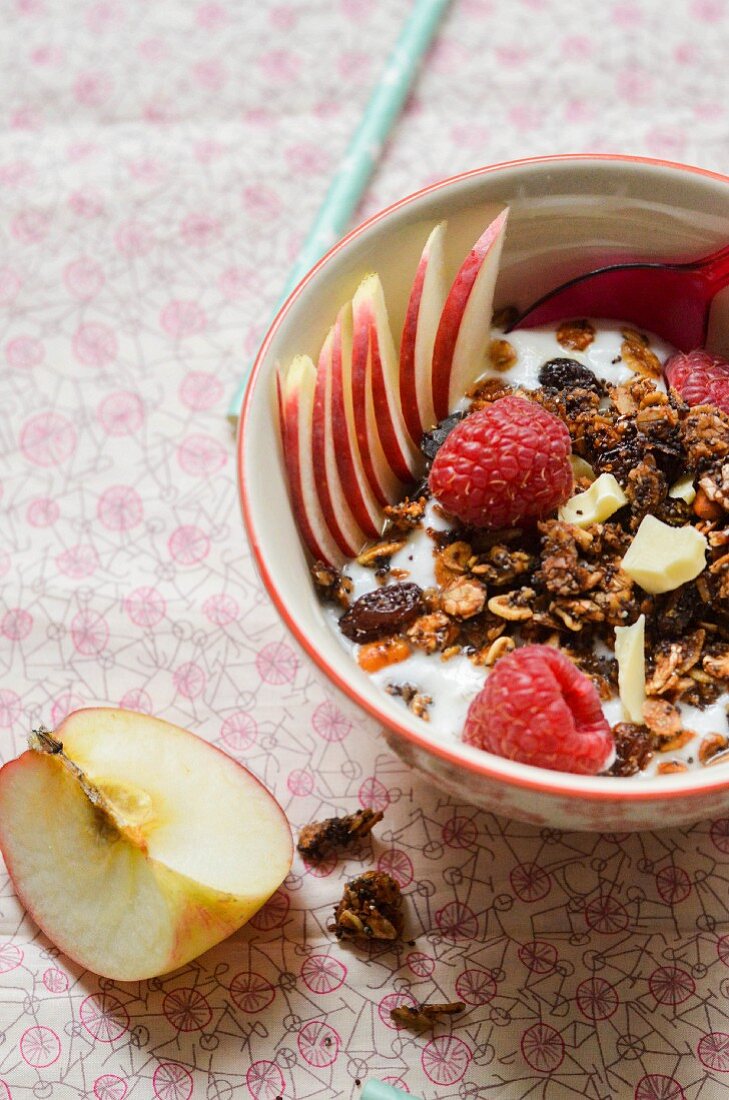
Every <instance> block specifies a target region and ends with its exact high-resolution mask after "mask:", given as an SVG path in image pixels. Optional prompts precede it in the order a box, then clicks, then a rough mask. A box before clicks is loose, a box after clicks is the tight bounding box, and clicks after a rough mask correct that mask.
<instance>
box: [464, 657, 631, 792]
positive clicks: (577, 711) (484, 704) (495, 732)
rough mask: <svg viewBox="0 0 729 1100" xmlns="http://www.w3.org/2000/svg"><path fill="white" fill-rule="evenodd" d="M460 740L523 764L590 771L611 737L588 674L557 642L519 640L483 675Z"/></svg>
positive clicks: (608, 750) (604, 757) (606, 755)
mask: <svg viewBox="0 0 729 1100" xmlns="http://www.w3.org/2000/svg"><path fill="white" fill-rule="evenodd" d="M463 740H464V741H466V743H467V744H469V745H475V746H476V747H477V748H481V749H486V750H487V751H488V752H493V753H496V754H497V755H498V756H505V757H507V758H508V759H510V760H519V761H520V762H521V763H523V764H533V765H536V766H537V767H542V768H551V769H553V770H556V771H565V772H576V773H578V774H580V775H596V774H597V773H599V772H601V771H603V770H604V769H605V768H606V767H607V765H608V763H609V761H610V758H611V756H612V753H613V737H612V734H611V732H610V726H609V725H608V723H607V720H606V718H605V716H604V714H603V712H602V706H601V704H600V697H599V695H598V693H597V691H596V690H595V686H594V684H593V683H592V681H591V680H590V679H589V678H588V677H587V676H585V674H584V673H583V672H580V670H579V669H578V668H576V667H575V665H573V664H572V662H571V661H570V660H569V658H568V657H565V655H564V654H563V653H561V652H560V651H559V650H557V649H553V648H552V647H551V646H545V645H531V646H524V647H523V648H522V649H517V650H515V651H514V653H510V654H508V655H507V656H506V657H503V658H502V659H501V660H500V661H499V662H498V664H497V665H496V667H495V668H494V670H493V671H492V672H491V673H490V674H489V676H488V678H487V680H486V684H485V686H484V688H483V689H482V691H481V692H480V693H479V694H478V695H477V696H476V698H475V699H474V700H473V702H472V703H471V706H470V708H469V711H468V715H467V717H466V724H465V728H464V732H463Z"/></svg>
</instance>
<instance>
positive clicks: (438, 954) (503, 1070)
mask: <svg viewBox="0 0 729 1100" xmlns="http://www.w3.org/2000/svg"><path fill="white" fill-rule="evenodd" d="M407 8H408V5H407V3H405V2H404V0H293V2H289V3H275V2H272V0H261V2H258V3H253V0H237V2H234V0H199V2H195V0H165V2H159V3H157V4H149V3H147V2H146V0H91V2H88V0H75V2H73V3H69V2H68V0H6V2H5V4H4V5H3V11H2V24H3V31H2V36H1V40H0V48H1V49H2V51H3V54H4V63H3V68H2V76H3V81H2V85H3V96H2V105H1V107H0V111H2V119H3V129H2V134H1V135H0V199H1V218H0V224H1V226H2V242H3V247H2V254H0V369H1V370H2V389H1V391H0V393H1V395H2V400H1V401H0V456H1V460H0V462H1V464H0V480H1V484H0V489H1V490H2V505H1V507H2V523H1V524H0V577H1V578H2V589H1V591H2V607H1V608H0V635H1V636H0V739H1V740H0V756H1V757H2V758H3V759H7V758H10V757H12V756H13V755H15V754H16V753H17V752H18V751H20V750H21V749H22V747H23V743H24V736H25V733H26V731H27V730H28V728H29V727H30V726H32V725H34V724H36V723H38V722H40V721H45V722H46V723H49V724H50V723H57V722H58V721H59V720H60V719H61V718H62V717H63V716H64V715H65V714H66V713H67V712H69V711H70V710H72V709H74V708H76V707H79V706H84V705H88V704H95V703H100V704H101V703H103V704H121V705H122V706H126V707H132V708H136V709H138V710H142V711H149V712H152V713H154V714H159V715H162V716H164V717H166V718H168V719H170V720H172V721H174V722H178V723H180V724H182V725H185V726H187V727H189V728H190V729H193V730H195V731H197V732H198V733H200V734H201V735H202V736H204V737H206V738H208V739H209V740H211V741H212V742H213V743H214V744H216V745H218V746H220V747H221V748H223V749H225V750H226V751H227V752H229V753H231V754H233V755H234V756H235V757H236V758H238V759H241V760H244V761H245V763H246V764H247V766H248V767H250V768H251V769H252V770H253V771H254V772H255V773H256V774H257V775H258V776H260V777H261V779H262V780H263V781H264V782H265V783H267V784H268V786H269V787H271V788H272V789H273V790H274V791H275V793H276V795H277V796H278V798H279V799H280V800H281V802H282V804H283V806H284V807H285V810H286V812H287V814H288V815H289V818H290V820H291V823H292V825H293V826H294V827H298V826H300V825H302V824H303V823H305V822H308V821H311V820H312V819H314V818H316V817H317V816H322V815H323V816H326V815H330V814H333V813H335V812H343V811H351V810H352V809H354V808H355V807H357V806H358V805H360V804H364V803H367V804H371V805H374V806H376V807H379V808H382V809H385V810H386V817H385V821H384V822H383V824H382V825H381V826H380V827H379V829H378V830H377V837H376V839H375V841H374V843H373V845H372V846H371V848H370V846H369V845H367V846H366V847H365V848H364V849H363V850H362V852H361V853H359V854H358V855H356V856H354V857H352V858H349V859H341V860H338V861H337V860H334V859H332V860H330V861H327V862H325V863H324V864H323V865H322V866H321V867H319V868H316V869H315V868H306V867H305V866H304V865H303V864H302V863H301V861H300V860H299V859H298V858H297V860H296V862H295V863H294V867H293V869H292V872H291V874H290V876H289V878H288V879H287V880H286V882H285V884H284V886H283V887H282V888H281V889H280V890H279V891H278V892H277V893H276V895H275V896H274V898H273V899H272V901H271V902H270V903H269V904H267V905H266V907H265V908H264V909H263V910H262V911H261V912H260V913H259V914H258V916H256V917H255V918H254V919H253V920H252V921H251V923H250V925H249V926H248V927H247V928H246V929H244V930H243V931H241V932H240V933H239V934H237V935H236V936H234V937H233V938H232V939H230V940H229V941H227V942H226V943H224V944H223V945H221V946H220V947H218V948H217V949H215V950H213V951H210V952H209V953H208V954H206V955H205V956H203V957H202V958H201V959H198V960H197V961H195V962H194V963H191V964H190V965H188V966H186V967H184V968H183V969H181V970H179V971H176V972H175V973H173V974H171V975H168V976H166V977H164V978H161V979H159V980H155V981H149V982H140V983H136V984H122V983H115V982H111V981H105V980H100V979H99V978H97V977H95V976H94V975H92V974H89V973H85V972H83V971H81V970H80V969H79V967H78V966H76V965H75V964H74V963H72V962H70V961H69V960H68V959H67V958H65V957H64V956H63V955H62V954H60V953H59V951H58V950H56V949H55V948H54V947H53V946H52V945H51V944H50V943H49V942H48V941H47V940H46V938H45V937H44V936H43V935H41V934H40V933H39V932H38V930H37V928H36V927H35V926H34V925H33V923H32V922H31V921H30V920H29V919H28V918H26V917H25V916H24V914H23V911H22V909H21V907H20V906H19V905H18V903H17V901H16V900H15V898H14V896H13V890H12V887H11V885H10V883H9V881H8V880H7V877H5V876H3V877H0V1098H1V1100H10V1098H11V1097H12V1100H30V1098H31V1097H34V1098H36V1100H46V1098H50V1097H53V1098H54V1100H71V1098H74V1100H76V1098H79V1097H84V1098H89V1100H90V1098H92V1097H95V1098H96V1100H122V1098H124V1097H130V1098H132V1100H149V1098H151V1097H156V1098H158V1100H187V1098H188V1097H193V1098H194V1100H227V1098H228V1097H231V1096H232V1095H233V1094H235V1095H236V1096H238V1097H243V1098H245V1097H252V1098H254V1100H275V1098H276V1097H284V1098H285V1100H294V1098H296V1100H307V1098H310V1097H311V1098H315V1097H322V1098H324V1097H340V1096H341V1097H346V1098H350V1097H356V1096H357V1095H358V1093H359V1092H360V1086H359V1084H358V1082H360V1081H363V1080H364V1079H365V1078H366V1077H367V1076H369V1075H373V1076H379V1077H381V1078H385V1079H387V1080H389V1081H391V1082H396V1083H399V1084H400V1085H401V1087H403V1088H405V1089H408V1090H410V1091H411V1092H412V1093H414V1094H415V1095H420V1096H423V1097H427V1098H429V1100H430V1098H436V1097H438V1098H441V1097H459V1098H464V1100H465V1098H476V1097H491V1096H494V1097H499V1098H504V1100H506V1098H509V1100H513V1098H526V1097H543V1098H547V1100H552V1098H554V1100H558V1098H562V1097H569V1096H583V1097H586V1098H589V1100H607V1098H609V1097H619V1098H622V1097H627V1098H635V1100H679V1098H681V1097H685V1098H686V1100H697V1098H699V1097H701V1098H702V1100H714V1098H718V1097H722V1096H725V1095H729V817H727V818H726V819H722V820H716V821H706V822H703V823H701V824H699V825H696V826H695V827H693V828H690V829H682V830H674V831H657V832H655V833H651V834H648V835H642V836H626V835H620V836H618V835H603V836H586V835H568V834H564V833H560V832H557V831H552V830H549V829H545V830H541V831H537V830H535V829H534V828H530V827H527V826H524V825H520V824H515V823H513V822H509V821H505V820H498V819H496V818H494V817H490V816H488V815H486V814H483V813H479V812H476V811H475V810H474V809H473V808H472V807H469V806H467V805H461V804H457V803H455V802H453V801H452V800H450V799H447V798H445V797H443V796H441V795H440V794H439V793H438V792H437V791H436V790H435V789H433V788H431V787H428V786H427V785H425V784H424V783H422V782H419V781H418V782H415V781H413V778H412V777H411V775H410V774H409V773H408V771H407V769H406V768H405V767H404V766H403V765H401V764H400V763H399V761H398V760H397V759H395V758H394V757H393V756H392V755H391V753H390V752H389V751H388V750H387V749H386V747H385V745H384V744H383V743H382V742H381V741H378V740H377V738H376V736H375V735H374V733H373V731H372V730H371V729H368V728H367V725H366V723H365V722H364V721H363V720H362V719H361V718H360V717H359V716H358V715H357V714H356V713H354V712H349V711H343V710H342V709H341V707H340V704H339V703H338V702H336V701H335V700H334V699H333V698H332V696H331V694H330V691H329V688H328V686H327V683H326V682H325V680H324V679H323V677H322V676H321V675H320V674H319V673H318V672H316V671H315V670H314V669H313V668H312V666H311V665H310V664H309V662H308V661H307V660H306V659H305V658H303V656H302V655H301V653H300V652H299V651H298V650H297V648H296V646H295V644H294V643H293V642H292V641H291V639H290V638H289V637H288V636H287V635H286V633H285V631H284V629H283V627H282V625H281V623H280V622H279V620H278V618H277V616H276V614H275V612H274V610H273V608H272V607H271V605H270V603H269V600H268V598H267V597H266V595H265V593H264V592H263V591H262V589H261V586H260V584H259V582H258V580H257V578H256V575H255V573H254V569H253V567H252V564H251V561H250V557H249V554H248V552H247V548H246V544H245V540H244V536H243V532H242V526H241V521H240V518H239V513H238V504H237V496H236V485H235V466H234V458H233V454H234V447H233V440H232V438H231V434H230V429H229V426H228V424H227V421H226V419H225V409H226V402H227V398H228V396H229V394H230V393H231V391H232V388H233V386H234V384H235V382H236V379H237V378H238V376H239V374H240V371H241V367H242V364H243V363H244V362H245V360H246V359H247V357H248V356H250V354H251V352H253V350H254V349H255V348H256V345H257V344H258V342H259V340H260V338H261V336H262V332H263V326H264V323H265V319H266V316H267V314H268V312H269V308H270V305H271V303H272V302H273V301H274V300H275V299H276V297H277V293H278V289H279V288H280V286H281V284H282V282H283V280H284V276H285V273H286V270H287V267H288V265H289V263H290V261H291V259H292V257H293V256H294V255H295V253H296V250H297V246H298V244H299V242H300V240H301V238H302V235H303V233H304V231H305V229H306V227H307V225H308V223H309V221H310V219H311V216H312V215H313V213H314V211H315V209H316V207H317V205H318V203H319V202H320V200H321V197H322V195H323V193H324V191H325V189H326V184H327V179H328V177H329V176H330V174H331V172H332V170H333V168H334V166H335V165H336V163H337V160H338V158H339V157H340V155H341V153H342V151H343V148H344V146H345V144H346V140H347V136H348V134H349V133H350V131H351V129H352V127H353V125H354V123H355V121H356V119H357V117H358V115H359V113H360V111H361V108H362V106H363V103H364V101H365V99H366V97H367V94H368V90H369V88H370V87H371V85H372V82H373V80H374V79H375V77H376V75H377V73H378V70H379V69H380V67H381V64H382V61H383V57H384V55H385V53H386V51H387V50H388V49H389V47H390V45H391V43H392V42H393V40H394V37H395V36H396V34H397V30H398V27H399V24H400V23H401V21H402V19H403V18H404V16H405V14H406V11H407ZM727 53H729V5H727V3H726V2H725V0H671V2H670V3H666V2H665V0H663V2H659V0H628V2H620V0H616V2H611V0H584V2H583V3H582V4H580V5H576V4H573V3H570V2H569V0H511V3H509V4H505V3H500V2H499V0H456V2H455V3H454V5H453V9H452V11H451V13H450V16H449V18H448V19H447V21H446V24H445V26H444V28H443V31H442V34H441V36H440V38H439V41H438V43H437V45H436V47H435V49H434V50H433V51H432V53H431V55H430V57H429V61H428V65H427V71H426V72H425V73H424V75H423V77H422V79H421V80H420V82H419V84H418V86H417V89H416V91H415V94H414V95H413V96H412V98H411V100H410V102H409V105H408V109H407V111H406V113H405V115H404V117H403V119H402V122H401V124H400V125H399V127H398V129H397V131H396V133H395V135H394V138H393V140H392V142H391V144H390V145H389V147H388V148H387V150H386V153H385V155H384V158H383V161H382V166H381V169H380V171H379V174H378V176H377V178H376V179H375V181H374V183H373V186H372V187H371V189H370V192H369V194H368V197H367V200H366V203H365V204H364V207H363V210H362V212H361V213H362V214H364V213H367V212H370V211H372V210H374V209H376V208H378V207H380V206H382V205H384V204H385V203H387V202H388V201H390V200H392V199H395V198H397V197H399V196H401V195H403V194H405V193H407V192H409V191H411V190H413V189H415V188H417V187H418V186H420V185H421V184H423V183H425V182H427V181H429V180H432V179H435V178H437V177H440V176H443V175H447V174H450V173H453V172H456V171H458V170H460V169H465V168H468V167H471V166H474V165H478V164H482V163H487V162H490V161H498V160H501V159H505V158H509V157H512V156H523V155H529V154H536V153H551V152H564V151H585V150H588V151H589V150H598V151H624V152H630V153H643V154H652V155H658V156H665V157H669V158H675V159H684V160H686V161H688V162H693V163H696V164H700V165H703V166H705V167H709V168H715V169H719V170H724V171H729V146H728V145H727V137H728V136H729V114H728V111H729V108H728V107H727V96H726V91H727V79H726V72H727V62H726V55H727ZM663 824H668V823H667V822H666V823H664V822H662V821H656V827H657V829H660V827H661V826H662V825H663ZM373 865H376V866H378V867H380V868H385V869H387V870H388V871H390V872H391V873H392V874H393V875H394V876H395V877H396V878H397V880H398V881H399V882H400V883H401V885H402V887H403V889H404V893H405V895H406V898H407V909H408V914H409V918H408V919H409V927H410V932H411V936H412V940H413V942H412V944H406V945H404V946H402V947H398V948H389V947H381V946H380V947H378V946H372V947H371V948H370V949H369V950H367V949H365V950H360V949H357V948H349V947H343V946H340V945H339V944H337V943H335V942H333V941H332V937H331V935H330V934H329V933H328V932H327V931H326V924H327V919H328V917H329V914H330V907H331V905H332V903H333V901H334V900H335V899H336V898H337V897H338V895H339V894H340V892H341V887H342V882H343V880H344V879H345V878H346V877H348V876H349V875H351V874H352V873H353V872H354V871H356V870H357V869H359V868H365V867H369V866H373ZM454 997H460V998H461V999H462V1000H463V1001H464V1002H465V1003H466V1006H467V1011H466V1012H465V1014H464V1015H463V1016H462V1017H461V1018H459V1019H458V1020H457V1021H455V1022H453V1024H452V1025H440V1026H439V1027H438V1028H437V1029H436V1030H435V1032H434V1033H433V1034H432V1035H430V1036H426V1037H414V1036H412V1035H410V1034H409V1033H403V1032H399V1031H396V1030H394V1029H393V1026H392V1023H391V1020H390V1017H389V1011H388V1010H389V1009H390V1008H391V1007H392V1006H393V1005H394V1004H397V1003H398V1002H400V1001H413V1000H427V999H433V998H435V999H438V1000H450V999H452V998H454Z"/></svg>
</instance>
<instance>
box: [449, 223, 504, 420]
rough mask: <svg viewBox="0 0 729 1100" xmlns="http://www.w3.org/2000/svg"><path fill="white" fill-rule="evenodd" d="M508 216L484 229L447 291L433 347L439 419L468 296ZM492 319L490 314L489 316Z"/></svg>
mask: <svg viewBox="0 0 729 1100" xmlns="http://www.w3.org/2000/svg"><path fill="white" fill-rule="evenodd" d="M507 217H508V211H506V210H504V211H502V213H501V214H499V215H498V216H497V217H496V218H494V220H493V221H492V222H491V224H490V225H489V226H487V228H486V229H485V230H484V232H483V233H482V234H481V236H480V237H479V239H478V240H477V241H476V243H475V245H474V246H473V248H472V249H471V251H470V252H469V254H468V256H467V257H466V259H465V260H464V261H463V264H462V265H461V267H460V269H459V271H458V273H457V275H456V277H455V279H454V281H453V285H452V287H451V289H450V290H449V292H448V297H447V298H446V301H445V305H444V306H443V313H442V314H441V319H440V324H439V325H438V332H437V334H436V337H435V346H434V348H433V405H434V408H435V415H436V417H437V419H438V420H442V419H443V418H444V417H446V416H448V413H449V412H450V409H449V402H448V399H449V389H450V378H451V368H452V365H453V354H454V352H455V349H456V342H457V340H458V333H459V330H460V327H461V322H462V320H463V314H464V313H465V310H466V306H467V305H468V300H469V298H470V297H471V291H472V290H473V287H474V284H475V282H476V279H477V278H478V274H479V272H480V270H481V268H482V266H483V264H484V262H485V260H486V258H487V257H488V254H489V252H490V251H491V249H492V247H493V245H494V243H495V242H496V240H497V239H498V237H499V235H500V233H501V232H502V231H503V228H504V224H505V222H506V219H507ZM489 323H490V318H489Z"/></svg>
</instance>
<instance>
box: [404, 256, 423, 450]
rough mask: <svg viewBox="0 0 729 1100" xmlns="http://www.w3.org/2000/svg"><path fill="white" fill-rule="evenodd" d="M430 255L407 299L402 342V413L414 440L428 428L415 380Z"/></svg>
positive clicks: (421, 266)
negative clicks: (416, 346)
mask: <svg viewBox="0 0 729 1100" xmlns="http://www.w3.org/2000/svg"><path fill="white" fill-rule="evenodd" d="M428 259H429V257H428V254H427V252H423V255H422V256H421V257H420V263H419V264H418V270H417V271H416V272H415V279H414V280H413V288H412V290H411V291H410V298H409V299H408V308H407V312H406V314H405V323H404V325H403V330H402V338H401V340H400V403H401V405H402V413H403V416H404V418H405V423H406V425H407V429H408V431H409V432H410V435H411V436H412V438H413V439H418V440H419V439H422V437H423V432H424V431H425V429H426V426H425V425H424V424H422V423H421V420H420V409H419V407H418V390H417V379H416V377H415V341H416V337H417V332H418V317H419V315H420V303H421V300H422V297H423V284H424V283H425V273H426V271H427V270H428Z"/></svg>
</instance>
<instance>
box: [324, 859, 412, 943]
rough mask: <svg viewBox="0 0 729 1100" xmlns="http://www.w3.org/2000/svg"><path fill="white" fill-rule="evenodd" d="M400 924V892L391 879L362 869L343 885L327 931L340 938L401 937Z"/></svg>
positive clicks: (387, 938) (383, 873)
mask: <svg viewBox="0 0 729 1100" xmlns="http://www.w3.org/2000/svg"><path fill="white" fill-rule="evenodd" d="M403 926H404V921H403V914H402V895H401V893H400V887H399V886H398V884H397V883H396V882H395V880H394V878H391V877H390V875H388V874H385V872H384V871H365V872H364V873H363V874H361V875H357V877H356V878H353V879H350V880H349V882H348V883H347V884H346V886H345V887H344V893H343V894H342V898H341V900H340V901H339V903H338V904H337V906H336V908H335V910H334V920H333V922H332V923H331V924H330V925H329V931H330V932H334V934H335V936H336V937H337V939H340V940H344V939H368V940H400V939H402V933H403Z"/></svg>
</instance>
